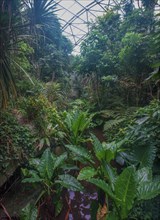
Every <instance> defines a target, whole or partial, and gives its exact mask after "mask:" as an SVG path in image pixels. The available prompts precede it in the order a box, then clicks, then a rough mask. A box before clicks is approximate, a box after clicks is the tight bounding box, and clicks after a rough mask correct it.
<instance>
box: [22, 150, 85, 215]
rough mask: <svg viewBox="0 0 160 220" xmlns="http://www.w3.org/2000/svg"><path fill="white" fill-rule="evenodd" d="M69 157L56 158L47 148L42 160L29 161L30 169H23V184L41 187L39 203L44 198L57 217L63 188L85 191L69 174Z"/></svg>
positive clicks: (60, 207)
mask: <svg viewBox="0 0 160 220" xmlns="http://www.w3.org/2000/svg"><path fill="white" fill-rule="evenodd" d="M67 157H68V156H67V153H63V154H61V155H60V156H56V155H55V154H53V153H52V152H51V150H50V149H48V148H47V149H46V150H45V151H44V152H43V154H42V156H41V157H40V158H33V159H31V160H30V161H29V168H24V169H22V172H23V175H24V179H23V183H31V184H33V185H36V186H41V187H42V191H41V193H40V196H39V197H38V199H37V202H40V199H41V198H43V203H44V201H45V202H46V204H48V205H50V204H52V205H54V206H53V207H54V208H55V215H58V214H59V213H60V211H61V209H62V201H61V193H62V189H63V187H65V188H67V189H71V190H73V191H81V190H83V187H82V185H81V184H80V183H79V182H78V181H77V180H76V178H74V177H73V176H71V175H70V174H68V173H67V165H66V161H67ZM53 198H54V200H53ZM40 207H41V206H40ZM52 217H53V216H52Z"/></svg>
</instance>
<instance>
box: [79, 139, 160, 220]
mask: <svg viewBox="0 0 160 220" xmlns="http://www.w3.org/2000/svg"><path fill="white" fill-rule="evenodd" d="M92 139H93V149H94V154H95V156H96V158H97V160H98V161H99V166H98V167H95V166H93V165H92V166H91V164H90V166H87V167H84V168H83V169H82V170H81V171H80V173H79V175H78V179H79V180H87V181H88V182H90V183H93V184H94V185H96V186H97V187H98V188H99V189H100V190H101V191H103V193H104V194H103V196H104V200H102V201H103V203H102V204H101V208H102V207H104V204H106V206H107V210H106V213H105V214H106V219H127V217H128V215H129V213H130V212H131V210H132V209H133V208H134V206H135V205H136V203H138V202H139V201H141V200H149V199H152V198H154V197H156V196H157V195H159V194H160V181H159V179H157V178H156V179H154V178H153V177H152V171H151V169H150V168H149V167H147V166H146V167H143V168H139V169H137V168H136V167H135V166H129V167H127V168H123V171H122V172H121V173H120V174H118V172H117V171H116V170H115V169H114V168H113V167H112V166H111V161H112V160H113V159H114V158H115V157H116V155H117V153H120V152H122V151H123V150H122V149H121V146H122V143H119V145H116V144H115V143H111V144H105V143H103V144H101V143H100V142H99V140H98V139H97V138H96V137H95V136H94V135H92Z"/></svg>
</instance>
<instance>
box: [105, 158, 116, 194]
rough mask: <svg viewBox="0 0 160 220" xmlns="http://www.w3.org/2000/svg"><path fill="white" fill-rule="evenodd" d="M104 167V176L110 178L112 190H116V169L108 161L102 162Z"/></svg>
mask: <svg viewBox="0 0 160 220" xmlns="http://www.w3.org/2000/svg"><path fill="white" fill-rule="evenodd" d="M102 167H103V172H104V175H105V176H106V177H107V178H108V180H109V183H110V185H111V187H112V190H114V184H115V180H116V174H115V171H114V169H113V168H112V167H111V166H110V165H109V164H108V163H107V162H106V161H102Z"/></svg>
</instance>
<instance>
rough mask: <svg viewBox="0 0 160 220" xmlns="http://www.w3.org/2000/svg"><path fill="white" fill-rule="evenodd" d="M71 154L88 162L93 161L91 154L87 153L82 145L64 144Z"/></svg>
mask: <svg viewBox="0 0 160 220" xmlns="http://www.w3.org/2000/svg"><path fill="white" fill-rule="evenodd" d="M65 146H66V148H68V149H69V150H70V151H71V152H72V153H73V154H75V155H76V156H80V157H82V158H84V159H86V160H88V161H90V162H93V160H92V156H91V155H90V154H89V151H88V150H87V149H85V148H83V147H80V146H75V145H65Z"/></svg>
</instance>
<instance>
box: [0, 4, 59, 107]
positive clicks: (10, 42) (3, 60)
mask: <svg viewBox="0 0 160 220" xmlns="http://www.w3.org/2000/svg"><path fill="white" fill-rule="evenodd" d="M55 8H56V3H55V1H54V0H49V1H46V0H0V105H1V106H3V107H5V106H6V105H7V101H8V100H9V98H13V97H15V96H16V88H15V82H14V77H13V71H12V67H11V64H15V62H14V60H13V58H11V55H12V54H13V52H14V51H15V50H16V44H17V42H18V39H20V33H21V32H22V30H23V33H27V35H29V34H30V35H32V36H38V35H39V34H41V35H42V34H43V29H44V28H46V27H48V28H51V27H53V25H54V23H53V18H54V16H55V15H54V14H53V13H54V12H55ZM20 68H21V67H20Z"/></svg>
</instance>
